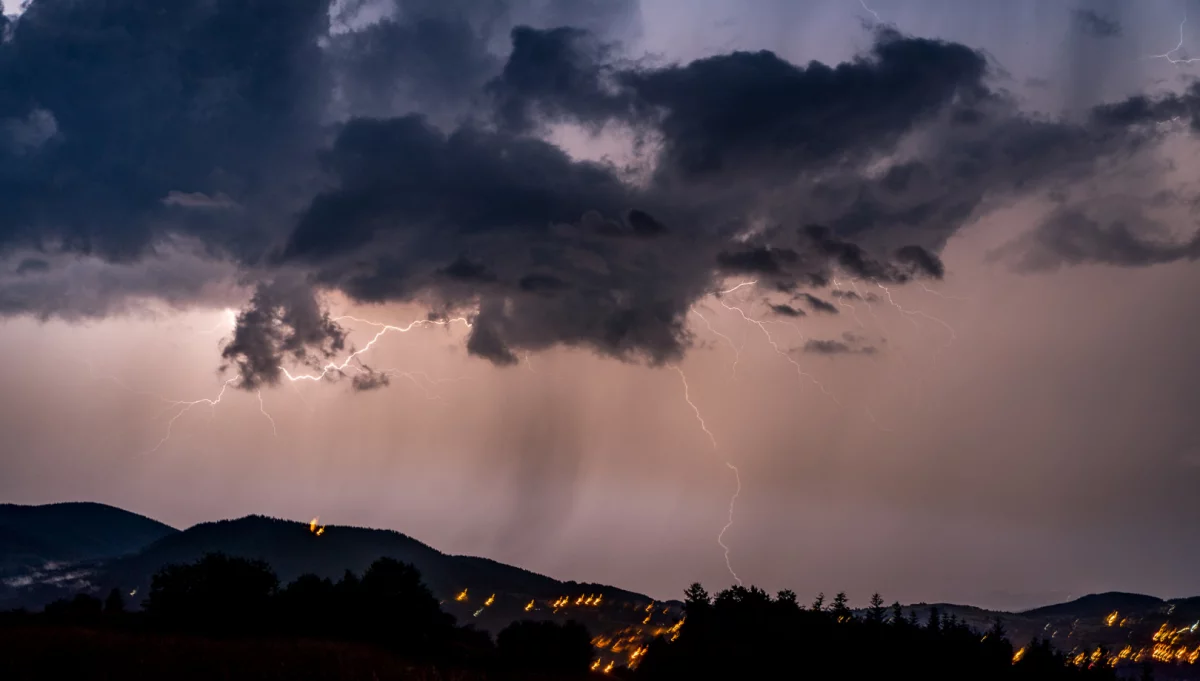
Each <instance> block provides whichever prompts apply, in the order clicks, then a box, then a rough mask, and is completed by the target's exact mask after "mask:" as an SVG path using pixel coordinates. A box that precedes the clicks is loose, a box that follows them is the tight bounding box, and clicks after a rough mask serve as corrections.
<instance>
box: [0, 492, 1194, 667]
mask: <svg viewBox="0 0 1200 681" xmlns="http://www.w3.org/2000/svg"><path fill="white" fill-rule="evenodd" d="M218 551H219V552H222V553H226V554H228V555H232V556H240V557H245V558H256V559H262V560H265V561H266V562H267V563H269V564H270V565H271V566H272V568H273V569H274V570H275V572H276V574H277V575H278V576H279V578H280V581H281V582H283V583H287V582H290V581H292V580H294V579H296V578H297V577H299V576H300V575H302V574H306V573H312V574H316V575H319V576H322V577H328V578H331V579H334V580H336V579H338V578H340V577H341V576H342V575H343V574H344V573H345V571H347V570H350V571H353V572H355V573H358V574H361V573H362V572H363V571H364V570H365V569H366V568H367V566H369V565H370V564H371V562H372V561H374V560H375V559H377V558H380V557H383V556H388V557H392V558H396V559H398V560H402V561H406V562H410V563H412V564H413V565H415V566H416V567H417V568H418V569H419V570H420V571H421V574H422V575H423V576H424V579H425V582H426V584H427V585H428V586H429V587H430V589H431V590H432V591H433V592H434V594H435V595H436V596H437V597H438V598H439V599H441V600H442V601H443V607H444V608H445V609H446V610H448V611H449V612H451V613H453V614H454V615H455V616H456V617H458V619H459V621H460V622H473V623H475V624H477V626H479V627H481V628H484V629H487V630H492V631H495V630H498V629H499V628H502V627H503V626H504V625H506V624H507V623H508V622H511V621H513V620H514V619H519V618H522V617H539V618H540V617H550V618H556V619H562V618H566V617H571V618H574V619H578V620H580V621H583V622H584V623H585V624H589V626H590V627H591V628H592V629H593V631H597V630H603V631H613V630H619V629H621V628H622V627H627V626H631V625H635V624H638V625H640V624H644V623H645V624H648V625H649V626H651V627H654V626H659V625H661V626H670V625H671V624H672V623H673V622H674V621H676V620H677V619H678V616H679V615H680V606H681V605H682V604H681V603H679V602H674V601H673V602H669V603H658V604H655V605H654V606H653V607H651V605H652V604H654V603H655V602H654V600H653V599H651V598H650V597H648V596H645V595H643V594H639V593H635V592H632V591H627V590H624V589H619V588H616V587H613V586H608V585H604V584H591V583H577V582H570V581H560V580H557V579H554V578H552V577H547V576H545V575H540V574H537V573H535V572H531V571H529V570H524V569H521V568H517V567H513V566H511V565H505V564H503V563H499V562H496V561H493V560H489V559H487V558H478V557H473V556H455V555H449V554H445V553H442V552H440V551H438V550H436V549H434V548H432V547H430V546H427V545H425V544H423V543H421V542H419V541H417V540H416V539H413V538H412V537H409V536H406V535H404V534H401V533H399V532H394V531H391V530H377V529H366V528H359V527H341V526H329V527H327V528H325V531H324V533H323V534H321V535H320V536H317V535H316V534H315V533H313V532H311V531H310V529H309V526H308V525H307V524H305V523H298V522H294V521H287V520H278V519H274V518H267V517H263V516H248V517H245V518H239V519H237V520H222V521H218V522H208V523H200V524H198V525H195V526H193V527H190V528H188V529H186V530H182V531H180V530H176V529H174V528H172V527H169V526H167V525H164V524H163V523H160V522H158V521H155V520H151V519H150V518H146V517H143V516H140V515H137V514H134V513H130V512H128V511H124V510H121V509H119V508H114V507H111V506H105V505H103V504H92V503H67V504H50V505H45V506H18V505H12V504H5V505H0V609H9V608H14V607H33V608H36V607H40V606H42V605H44V604H45V603H47V602H49V601H50V600H53V599H56V598H62V597H64V596H69V595H71V594H73V593H75V592H79V591H85V592H91V593H95V594H98V595H101V596H102V595H103V594H104V593H106V592H107V591H108V590H109V589H111V588H119V589H120V590H121V592H122V593H124V594H127V595H130V596H131V597H129V598H127V600H129V601H130V602H131V605H137V604H139V603H140V601H141V599H142V598H143V597H144V594H145V593H146V592H147V590H148V589H149V586H150V580H151V577H152V575H153V574H154V573H155V572H157V571H158V570H159V569H160V568H162V567H163V566H165V565H168V564H171V563H183V562H191V561H195V560H197V559H199V558H201V557H202V556H203V555H204V554H206V553H210V552H218ZM682 586H684V585H681V588H682ZM589 597H591V598H590V599H589ZM597 602H598V604H597ZM935 607H936V608H937V609H938V610H939V611H940V613H941V614H942V615H943V616H947V615H953V616H954V617H955V618H957V619H959V620H964V621H966V622H967V623H969V624H971V625H973V626H975V627H977V628H979V629H981V630H982V629H986V628H988V627H990V626H991V625H992V623H993V622H994V621H995V620H996V619H999V620H1001V622H1002V623H1003V624H1004V626H1005V628H1006V629H1007V630H1008V632H1009V635H1010V637H1011V638H1012V640H1013V641H1014V643H1016V644H1017V645H1022V644H1024V643H1025V642H1027V641H1029V640H1030V639H1031V638H1033V637H1034V636H1045V637H1050V638H1051V639H1052V640H1053V641H1054V642H1055V643H1056V644H1058V645H1059V646H1060V647H1062V648H1064V649H1065V650H1072V649H1073V648H1078V647H1081V646H1084V647H1085V646H1087V645H1096V644H1098V643H1103V644H1105V645H1108V646H1110V647H1114V646H1115V647H1117V648H1118V649H1119V648H1120V647H1123V646H1125V645H1133V646H1134V647H1135V649H1136V648H1137V646H1144V645H1145V643H1146V642H1148V641H1150V640H1151V638H1152V636H1153V634H1154V633H1155V632H1156V631H1158V630H1159V629H1160V628H1161V627H1163V626H1164V623H1167V622H1170V623H1171V627H1172V628H1178V627H1179V626H1183V627H1186V626H1187V625H1189V624H1190V623H1192V622H1196V623H1197V626H1200V597H1196V598H1187V599H1175V600H1170V601H1167V600H1163V599H1160V598H1155V597H1153V596H1146V595H1142V594H1129V593H1105V594H1093V595H1089V596H1084V597H1082V598H1078V599H1075V600H1073V601H1070V602H1067V603H1059V604H1056V605H1047V606H1044V607H1039V608H1035V609H1032V610H1027V611H1024V612H1016V613H1012V612H999V611H990V610H985V609H982V608H975V607H971V606H964V605H955V604H948V603H941V604H925V603H921V604H915V605H909V606H905V607H904V612H905V613H906V615H907V614H908V613H910V612H915V613H916V616H917V617H918V619H920V620H921V621H922V622H924V621H925V620H926V619H928V617H929V611H930V609H932V608H935Z"/></svg>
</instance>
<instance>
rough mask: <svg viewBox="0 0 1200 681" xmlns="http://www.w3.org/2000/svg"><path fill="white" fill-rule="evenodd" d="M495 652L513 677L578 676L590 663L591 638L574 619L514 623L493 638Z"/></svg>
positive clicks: (585, 671)
mask: <svg viewBox="0 0 1200 681" xmlns="http://www.w3.org/2000/svg"><path fill="white" fill-rule="evenodd" d="M496 650H497V651H498V653H499V655H500V661H501V664H502V665H503V667H504V669H505V670H506V671H509V672H512V673H514V674H529V673H541V674H563V675H568V676H581V675H584V674H587V671H588V667H589V666H590V665H591V661H592V642H591V635H590V634H588V630H587V628H586V627H584V626H583V625H582V624H579V623H577V622H575V621H573V620H572V621H568V622H567V623H565V624H557V623H555V622H549V621H532V620H524V621H520V622H514V623H512V624H510V625H508V626H507V627H506V628H505V629H504V630H503V631H501V632H500V635H499V636H497V637H496Z"/></svg>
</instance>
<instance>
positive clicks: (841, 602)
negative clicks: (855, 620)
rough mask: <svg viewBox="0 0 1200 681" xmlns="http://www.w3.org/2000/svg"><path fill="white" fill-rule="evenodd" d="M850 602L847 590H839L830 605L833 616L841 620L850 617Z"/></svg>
mask: <svg viewBox="0 0 1200 681" xmlns="http://www.w3.org/2000/svg"><path fill="white" fill-rule="evenodd" d="M848 603H849V601H848V600H847V598H846V592H845V591H839V592H838V594H837V595H836V596H834V597H833V603H832V604H831V605H830V606H829V611H830V612H832V613H833V616H834V617H836V618H838V619H839V620H841V619H849V617H850V606H849V605H848Z"/></svg>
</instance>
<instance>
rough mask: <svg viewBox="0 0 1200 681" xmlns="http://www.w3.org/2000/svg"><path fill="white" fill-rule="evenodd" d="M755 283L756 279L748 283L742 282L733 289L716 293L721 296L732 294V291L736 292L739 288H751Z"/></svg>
mask: <svg viewBox="0 0 1200 681" xmlns="http://www.w3.org/2000/svg"><path fill="white" fill-rule="evenodd" d="M757 283H758V280H757V279H751V280H750V281H743V282H742V283H740V284H738V285H737V286H734V287H733V288H727V289H725V290H724V291H718V293H720V294H721V295H726V294H729V293H733V292H734V291H736V290H738V289H740V288H745V287H747V286H753V285H755V284H757Z"/></svg>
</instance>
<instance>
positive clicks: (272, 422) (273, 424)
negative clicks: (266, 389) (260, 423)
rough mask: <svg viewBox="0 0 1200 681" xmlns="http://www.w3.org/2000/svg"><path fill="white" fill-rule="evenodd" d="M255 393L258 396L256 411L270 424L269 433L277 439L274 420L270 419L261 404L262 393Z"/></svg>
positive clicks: (264, 406) (259, 391)
mask: <svg viewBox="0 0 1200 681" xmlns="http://www.w3.org/2000/svg"><path fill="white" fill-rule="evenodd" d="M255 392H256V393H257V394H258V411H259V412H261V413H262V415H263V416H265V417H267V420H268V421H270V422H271V433H272V434H273V435H274V436H275V437H279V431H278V430H276V429H275V419H273V418H271V415H270V414H268V413H267V407H266V405H264V404H263V398H262V391H261V390H256V391H255Z"/></svg>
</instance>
